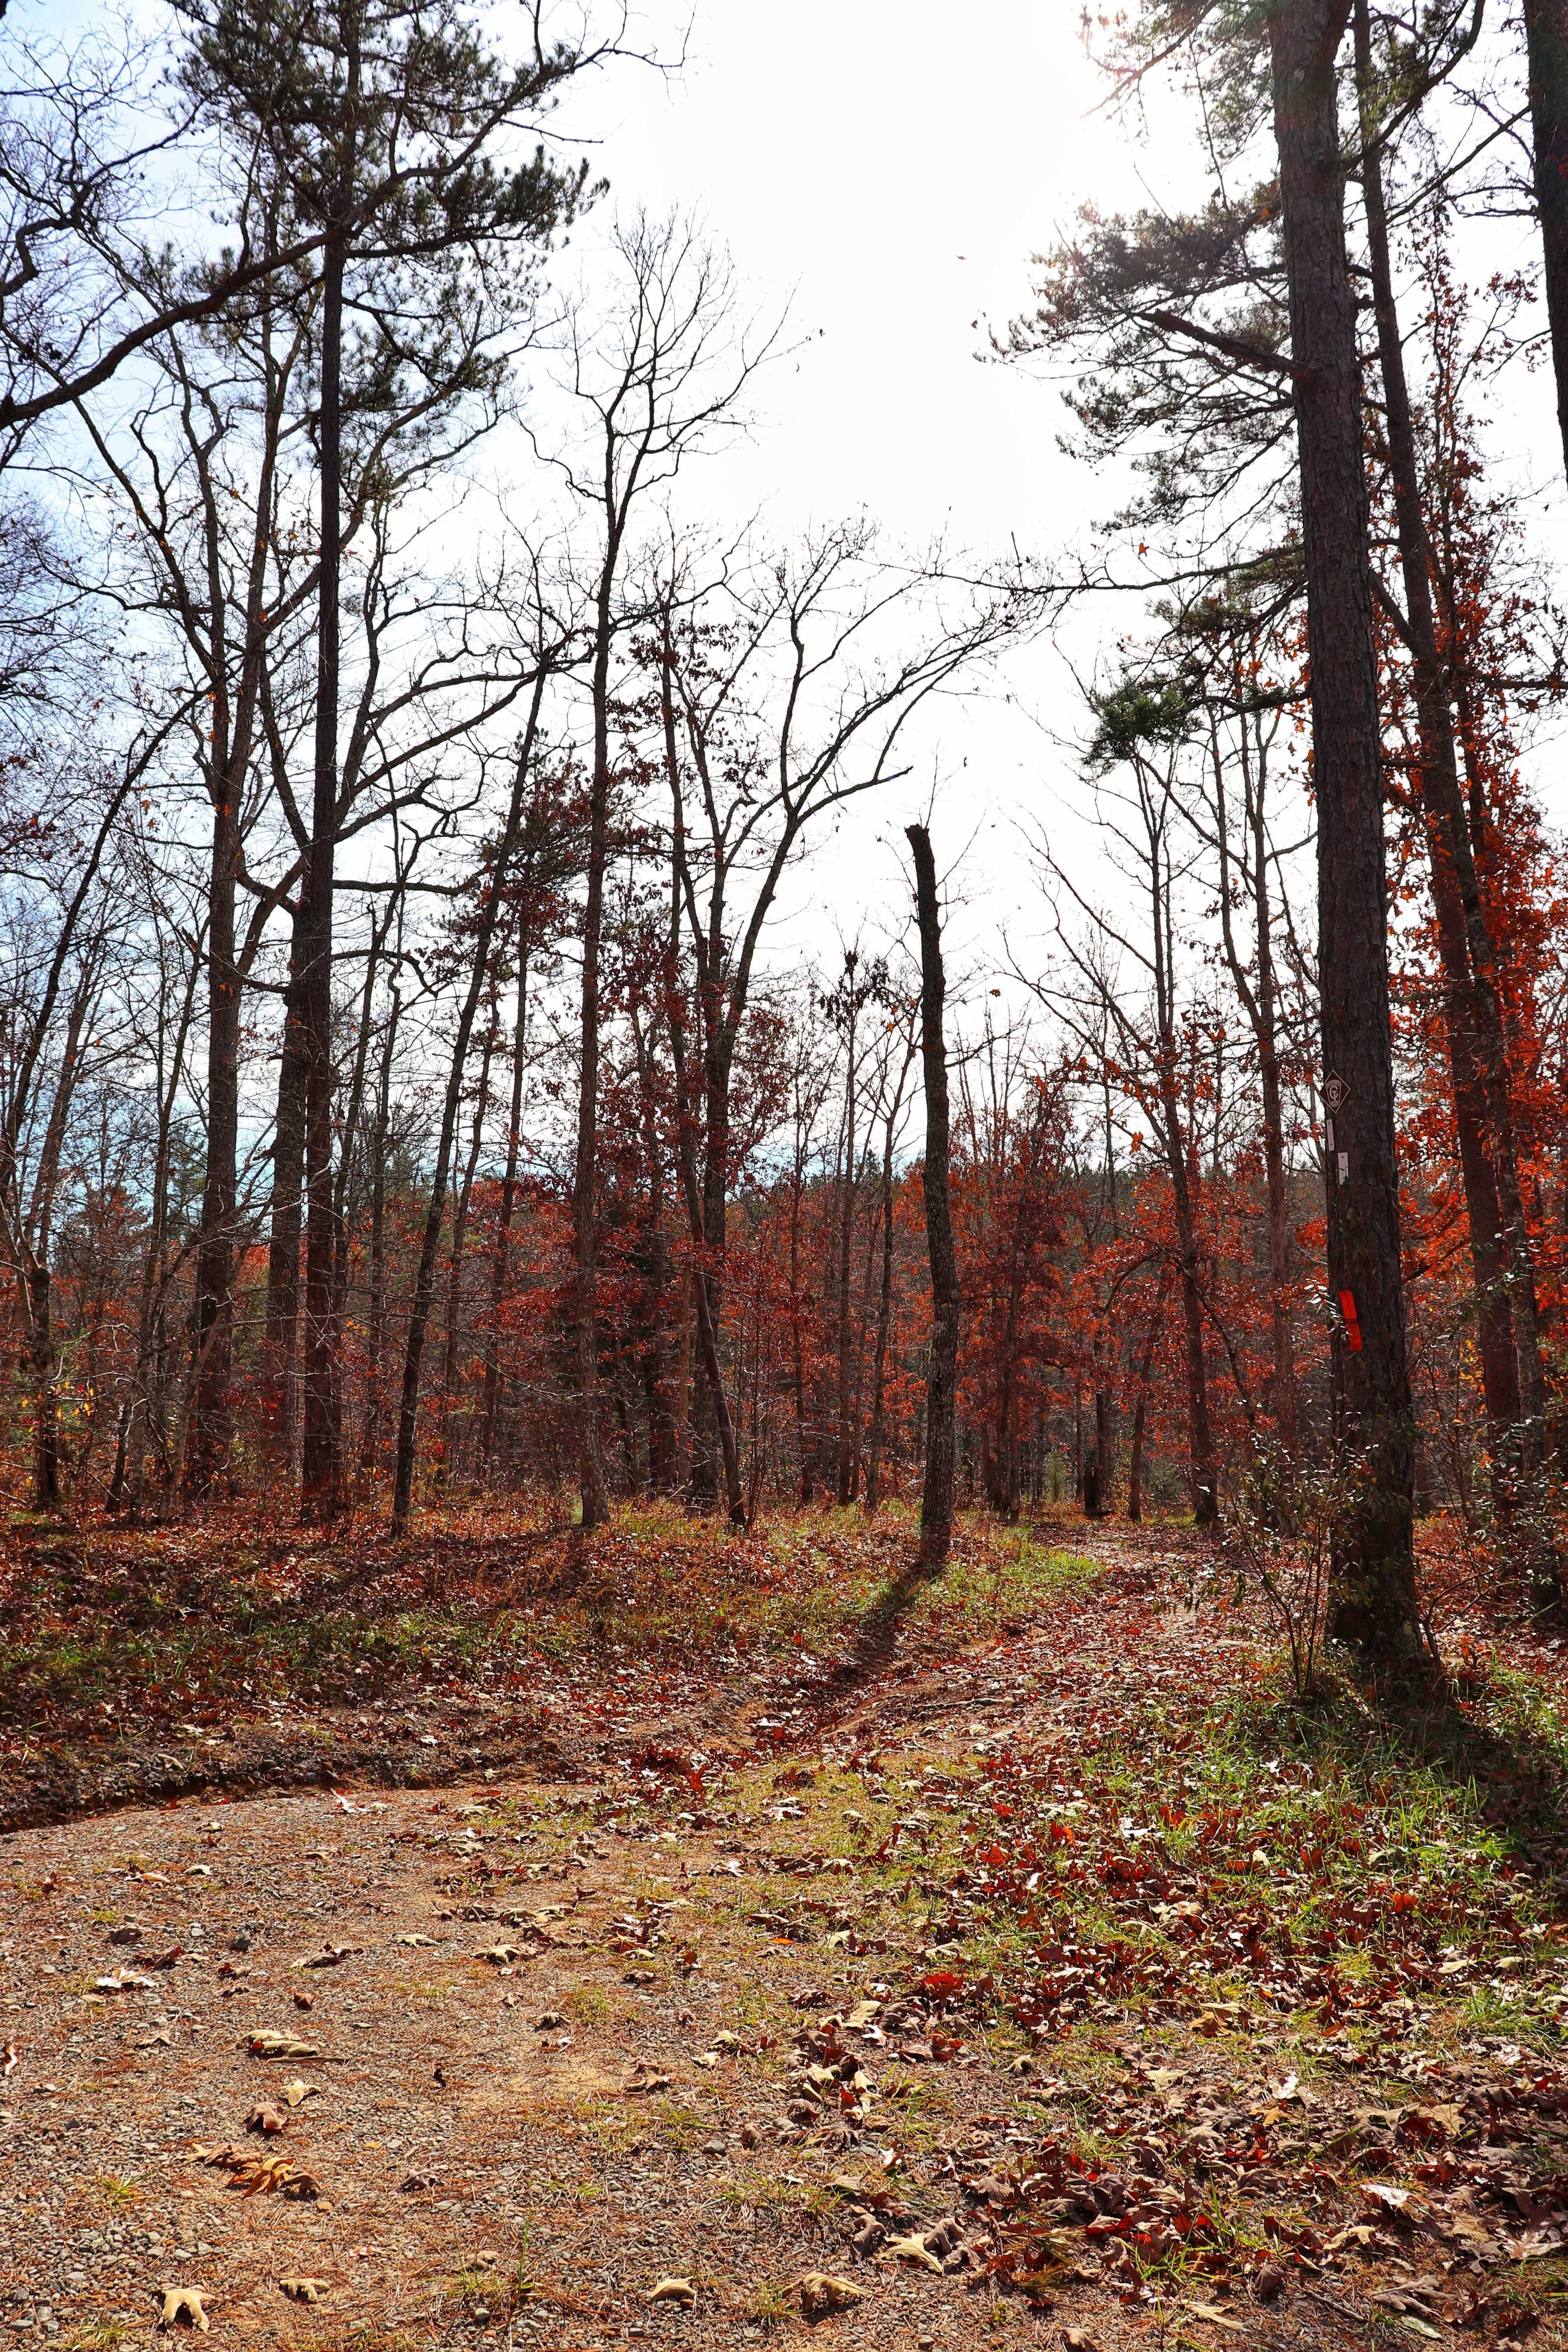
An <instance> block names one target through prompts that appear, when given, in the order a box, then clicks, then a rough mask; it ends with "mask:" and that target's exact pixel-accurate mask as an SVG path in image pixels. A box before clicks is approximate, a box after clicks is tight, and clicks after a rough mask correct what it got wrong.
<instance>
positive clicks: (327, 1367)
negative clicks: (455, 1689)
mask: <svg viewBox="0 0 1568 2352" xmlns="http://www.w3.org/2000/svg"><path fill="white" fill-rule="evenodd" d="M344 24H345V37H346V39H347V45H348V58H347V72H348V89H347V99H346V104H345V109H344V118H343V119H344V125H345V128H344V131H343V152H342V159H341V163H340V167H339V183H338V188H337V191H336V194H335V196H334V204H335V206H336V211H337V217H338V220H339V222H340V223H342V222H344V221H345V220H346V216H347V213H348V210H349V205H350V199H351V196H352V192H353V182H354V152H355V142H356V128H355V124H354V108H355V105H356V102H357V99H358V94H359V69H360V58H359V47H358V30H357V26H355V25H354V24H353V18H352V16H345V19H344ZM345 235H346V229H343V230H341V232H340V234H339V235H337V236H334V237H333V238H332V240H331V243H330V244H329V245H328V246H327V247H326V248H325V252H324V257H323V261H322V270H321V425H320V431H321V572H320V582H319V586H318V592H317V606H316V614H317V624H316V730H315V759H314V775H313V783H312V793H311V803H310V853H309V857H308V861H307V865H306V873H305V884H304V888H303V890H302V892H301V904H300V913H301V916H302V918H303V921H302V929H303V933H304V940H303V945H304V954H303V956H302V958H301V960H300V1013H301V1022H300V1026H301V1030H302V1033H303V1034H302V1043H303V1048H304V1058H305V1201H306V1228H305V1318H304V1334H303V1339H304V1345H303V1349H302V1351H301V1353H302V1359H303V1370H304V1396H303V1408H304V1410H303V1423H304V1427H303V1443H302V1448H301V1454H300V1509H301V1514H302V1516H303V1517H305V1518H306V1519H308V1520H319V1521H328V1520H331V1519H333V1518H335V1517H336V1516H337V1514H338V1511H339V1508H340V1507H341V1504H342V1389H341V1382H340V1377H339V1374H340V1367H339V1362H338V1331H337V1326H336V1318H334V1316H333V1313H332V1291H333V1273H334V1267H335V1262H336V1257H337V1220H336V1217H335V1215H334V1213H333V1211H334V1206H335V1203H334V1198H333V1187H332V882H333V868H334V864H335V859H336V853H337V833H338V684H339V655H340V630H341V614H340V606H341V602H342V375H343V265H344V236H345Z"/></svg>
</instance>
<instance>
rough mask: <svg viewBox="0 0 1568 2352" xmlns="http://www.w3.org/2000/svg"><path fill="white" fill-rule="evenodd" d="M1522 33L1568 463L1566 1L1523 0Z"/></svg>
mask: <svg viewBox="0 0 1568 2352" xmlns="http://www.w3.org/2000/svg"><path fill="white" fill-rule="evenodd" d="M1524 38H1525V53H1526V57H1527V58H1528V61H1529V68H1530V121H1531V132H1532V135H1533V142H1534V150H1535V203H1536V209H1537V211H1538V212H1539V214H1540V215H1541V248H1542V265H1543V267H1542V276H1543V278H1545V282H1546V318H1547V323H1548V326H1549V327H1550V329H1551V332H1552V368H1553V371H1554V372H1555V374H1556V378H1557V423H1558V427H1559V430H1560V431H1561V433H1562V436H1563V460H1564V463H1565V464H1568V0H1524Z"/></svg>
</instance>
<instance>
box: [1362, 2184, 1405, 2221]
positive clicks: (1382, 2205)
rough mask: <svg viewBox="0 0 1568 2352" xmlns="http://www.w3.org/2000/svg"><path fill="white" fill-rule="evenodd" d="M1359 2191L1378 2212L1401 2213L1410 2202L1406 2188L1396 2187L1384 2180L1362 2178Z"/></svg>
mask: <svg viewBox="0 0 1568 2352" xmlns="http://www.w3.org/2000/svg"><path fill="white" fill-rule="evenodd" d="M1361 2193H1362V2195H1363V2197H1364V2198H1365V2200H1366V2201H1367V2203H1368V2204H1369V2205H1372V2206H1374V2207H1375V2208H1376V2210H1378V2211H1379V2212H1380V2213H1403V2212H1404V2210H1405V2207H1406V2206H1407V2205H1408V2204H1409V2202H1410V2191H1409V2189H1396V2188H1394V2186H1393V2184H1392V2183H1391V2182H1389V2181H1386V2180H1363V2182H1362V2184H1361Z"/></svg>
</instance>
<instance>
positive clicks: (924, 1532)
mask: <svg viewBox="0 0 1568 2352" xmlns="http://www.w3.org/2000/svg"><path fill="white" fill-rule="evenodd" d="M904 830H905V833H906V835H907V836H908V839H909V844H910V849H911V850H912V851H913V853H914V861H915V899H916V907H917V909H918V913H919V921H920V934H921V1066H922V1068H923V1071H924V1074H925V1097H926V1151H925V1168H924V1172H923V1189H924V1193H925V1213H926V1251H927V1255H928V1256H929V1258H930V1261H931V1370H930V1373H929V1376H928V1378H927V1381H926V1458H925V1486H924V1488H923V1491H922V1494H921V1567H922V1568H923V1569H924V1570H926V1572H927V1573H928V1575H935V1574H938V1573H940V1571H941V1570H942V1569H943V1568H944V1567H945V1566H946V1564H947V1555H948V1549H949V1546H950V1544H951V1542H952V1486H953V1468H954V1446H955V1441H956V1435H957V1432H956V1428H955V1415H956V1410H957V1402H958V1318H959V1296H958V1254H957V1251H956V1250H955V1248H954V1246H953V1239H952V1211H951V1208H950V1206H949V1202H948V1150H949V1147H948V1108H947V1045H946V1042H945V1040H944V1039H943V1036H942V1000H943V998H944V996H945V994H946V988H947V982H946V974H945V973H944V971H943V970H942V919H941V916H940V914H939V913H938V910H937V903H936V862H935V859H934V858H933V857H932V855H931V835H930V834H929V833H928V832H927V830H926V828H925V826H924V825H923V824H911V825H906V826H905V828H904Z"/></svg>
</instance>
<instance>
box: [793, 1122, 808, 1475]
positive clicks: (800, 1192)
mask: <svg viewBox="0 0 1568 2352" xmlns="http://www.w3.org/2000/svg"><path fill="white" fill-rule="evenodd" d="M804 1200H805V1171H804V1169H803V1168H802V1167H801V1165H800V1164H799V1162H798V1160H797V1162H796V1165H795V1172H794V1179H793V1183H792V1187H791V1191H790V1201H789V1326H790V1354H791V1368H792V1376H793V1382H794V1387H795V1444H796V1445H797V1447H798V1448H799V1451H800V1502H801V1507H802V1508H803V1509H804V1508H805V1505H806V1504H807V1503H809V1502H810V1500H811V1491H812V1473H813V1468H814V1465H813V1460H812V1446H811V1443H810V1440H809V1437H808V1435H807V1433H806V1425H805V1336H804V1334H803V1332H802V1329H801V1297H800V1213H801V1207H802V1204H803V1202H804Z"/></svg>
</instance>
